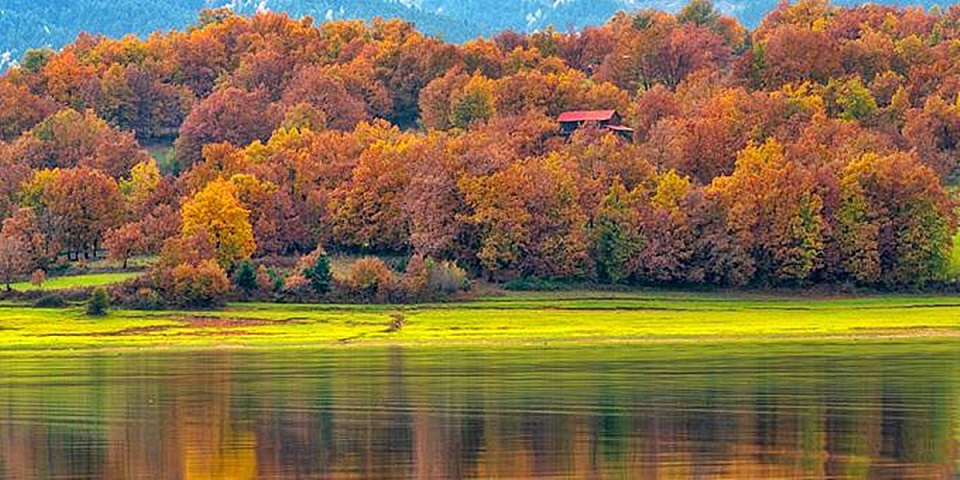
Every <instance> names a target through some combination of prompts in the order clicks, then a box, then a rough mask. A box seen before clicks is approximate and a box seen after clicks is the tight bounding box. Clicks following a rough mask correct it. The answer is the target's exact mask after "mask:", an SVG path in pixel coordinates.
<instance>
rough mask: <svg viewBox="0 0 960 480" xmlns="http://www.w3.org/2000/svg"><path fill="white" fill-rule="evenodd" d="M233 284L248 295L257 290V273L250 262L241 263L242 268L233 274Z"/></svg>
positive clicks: (238, 268)
mask: <svg viewBox="0 0 960 480" xmlns="http://www.w3.org/2000/svg"><path fill="white" fill-rule="evenodd" d="M233 283H234V285H236V286H237V287H239V288H240V289H241V290H243V291H244V292H246V293H248V294H249V293H250V292H252V291H254V290H256V289H257V271H256V270H255V269H254V268H253V264H252V263H250V260H244V261H242V262H240V266H239V267H237V271H236V272H234V274H233Z"/></svg>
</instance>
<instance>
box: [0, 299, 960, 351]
mask: <svg viewBox="0 0 960 480" xmlns="http://www.w3.org/2000/svg"><path fill="white" fill-rule="evenodd" d="M398 319H402V320H403V322H402V323H403V326H402V327H400V328H399V329H396V328H391V324H392V323H394V322H395V321H396V320H398ZM955 336H960V297H951V296H877V297H863V298H834V299H811V298H806V297H775V296H768V295H759V294H746V293H739V294H737V293H733V294H731V293H729V292H724V293H683V292H681V293H673V292H663V291H650V292H643V291H637V292H622V293H617V292H614V293H611V292H590V291H577V292H550V293H514V294H509V295H505V296H500V297H486V298H481V299H477V300H475V301H470V302H461V303H441V304H425V305H409V306H396V305H389V306H388V305H308V304H279V305H278V304H246V303H238V304H231V305H229V306H228V307H227V308H225V309H223V310H218V311H198V312H186V311H129V310H112V311H111V312H110V314H109V315H108V316H107V317H105V318H91V317H87V316H86V315H85V314H84V312H83V308H82V307H81V306H75V307H71V308H65V309H43V308H31V307H27V306H23V305H16V304H10V303H8V304H0V351H38V350H88V349H131V348H132V349H141V348H145V349H154V348H156V349H162V348H172V349H177V348H183V349H193V348H210V347H227V348H232V347H252V348H256V347H349V346H388V345H425V346H442V345H478V346H479V345H498V344H499V345H524V344H537V345H545V344H574V343H582V344H592V343H637V344H651V343H663V344H665V343H675V342H744V341H748V342H781V341H794V340H833V339H863V340H869V339H873V340H876V339H880V340H884V339H892V338H913V337H924V338H944V337H955Z"/></svg>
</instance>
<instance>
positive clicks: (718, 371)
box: [0, 343, 960, 479]
mask: <svg viewBox="0 0 960 480" xmlns="http://www.w3.org/2000/svg"><path fill="white" fill-rule="evenodd" d="M955 347H956V346H955V345H943V344H934V345H931V344H923V343H922V344H914V345H911V344H885V345H873V346H858V345H854V344H851V345H834V346H822V345H821V346H815V347H814V346H803V345H792V346H777V347H737V348H731V347H722V348H721V347H698V346H685V347H676V346H673V347H666V346H663V347H661V346H635V347H602V348H593V349H585V348H557V349H536V348H528V349H517V350H493V351H490V350H486V351H482V350H470V349H457V350H449V349H427V350H416V349H414V350H401V349H385V350H342V351H320V352H304V351H283V352H271V353H265V352H259V353H255V352H237V351H233V352H231V351H215V352H206V353H163V354H157V353H151V354H123V355H84V356H77V357H56V358H34V357H25V356H14V357H3V358H0V371H2V372H3V375H2V377H0V477H3V478H18V479H19V478H58V477H59V478H106V479H124V478H231V479H242V478H331V479H339V478H378V479H384V478H550V477H555V478H729V479H749V478H764V479H766V478H870V479H884V478H891V479H892V478H953V475H955V474H956V470H957V469H956V464H957V459H958V458H960V457H958V451H957V448H956V443H955V438H956V437H957V433H958V428H957V423H956V419H958V418H960V402H958V396H957V386H958V382H957V373H958V372H957V369H956V368H955V365H957V360H958V359H960V358H958V356H960V354H955V353H954V352H955V351H957V352H960V350H958V349H957V348H955Z"/></svg>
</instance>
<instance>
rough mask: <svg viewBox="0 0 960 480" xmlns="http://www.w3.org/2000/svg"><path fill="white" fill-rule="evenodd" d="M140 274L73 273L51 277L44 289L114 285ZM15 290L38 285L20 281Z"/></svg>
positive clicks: (34, 288) (31, 288)
mask: <svg viewBox="0 0 960 480" xmlns="http://www.w3.org/2000/svg"><path fill="white" fill-rule="evenodd" d="M137 275H140V272H117V273H91V274H87V275H71V276H64V277H51V278H48V279H47V280H46V281H45V282H43V286H42V289H43V290H62V289H66V288H78V287H100V286H104V285H113V284H115V283H121V282H123V281H125V280H129V279H131V278H133V277H136V276H137ZM11 286H12V287H13V289H14V290H20V291H26V290H37V287H36V286H35V285H33V284H31V283H30V282H19V283H14V284H13V285H11Z"/></svg>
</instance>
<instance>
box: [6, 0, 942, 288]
mask: <svg viewBox="0 0 960 480" xmlns="http://www.w3.org/2000/svg"><path fill="white" fill-rule="evenodd" d="M958 25H960V8H956V7H953V8H950V9H947V10H945V11H943V10H937V11H932V12H923V11H922V10H919V9H901V8H893V7H882V6H863V7H858V8H853V9H845V8H836V7H833V6H831V5H830V4H828V3H824V2H821V1H819V0H803V1H801V2H800V3H797V4H795V5H788V4H783V5H781V6H780V7H779V8H778V9H776V10H775V11H773V12H772V13H771V14H770V15H769V16H767V17H766V18H765V19H764V21H763V22H762V23H761V25H760V26H759V27H758V28H757V29H756V30H754V31H753V32H748V31H746V30H745V29H744V28H743V27H741V26H740V25H739V24H738V23H737V22H736V21H735V20H734V19H732V18H729V17H725V16H722V15H719V14H718V13H717V12H716V11H714V10H713V8H712V6H711V5H710V4H709V3H705V2H704V1H703V0H695V1H694V3H691V4H690V5H688V6H687V7H686V8H685V9H684V10H682V11H681V12H679V13H678V14H676V15H673V14H668V13H663V12H658V11H647V10H645V11H641V12H639V13H635V14H626V13H619V14H617V15H615V16H614V17H613V18H612V19H611V20H610V21H609V22H608V23H607V24H606V25H603V26H601V27H595V28H587V29H585V30H583V31H581V32H577V33H574V34H560V33H556V32H555V31H551V30H548V31H545V32H542V33H536V34H531V35H526V34H517V33H514V32H505V33H503V34H500V35H498V36H496V37H493V38H491V39H478V40H474V41H470V42H467V43H465V44H463V45H462V46H458V45H453V44H448V43H444V42H442V41H440V40H438V39H436V38H432V37H429V36H425V35H423V34H421V33H419V32H417V31H416V30H414V29H413V28H412V26H411V25H409V24H407V23H404V22H402V21H399V20H388V21H383V20H377V21H374V22H372V23H370V24H365V23H362V22H357V21H338V22H327V23H322V24H319V25H315V24H313V23H312V21H310V20H292V19H290V18H288V17H286V16H284V15H279V14H273V13H260V14H257V15H254V16H253V17H251V18H245V17H240V16H237V15H234V14H231V13H230V12H228V11H224V10H217V11H208V12H207V13H205V14H204V16H203V19H202V21H201V23H200V24H198V25H196V26H194V27H192V28H191V29H189V30H187V31H184V32H176V31H175V32H170V33H168V34H162V35H159V34H158V35H154V36H151V37H150V38H149V39H147V40H143V41H141V40H137V39H135V38H132V37H128V38H123V39H120V40H108V39H100V38H92V37H89V36H81V37H80V38H78V39H77V40H76V41H75V42H74V43H72V44H70V45H69V46H68V47H66V48H65V49H64V50H63V51H62V52H59V53H50V52H35V53H33V54H32V55H31V56H29V61H28V62H25V63H24V65H23V67H21V68H17V69H14V70H11V71H10V72H8V73H7V74H6V75H5V76H3V77H2V79H0V105H5V106H16V108H2V109H0V136H2V137H0V139H2V141H3V142H5V143H2V144H0V176H2V178H3V179H4V181H3V182H0V218H2V219H3V228H2V231H0V237H2V238H3V239H4V241H3V247H2V248H0V267H2V268H0V274H2V275H0V280H4V281H5V280H6V279H7V278H10V277H12V276H15V275H16V274H18V273H19V274H22V275H26V274H27V273H29V272H31V271H34V270H35V269H37V268H44V267H45V266H47V265H49V264H51V263H54V262H57V261H63V260H64V259H81V258H90V257H94V256H97V255H100V254H102V253H103V250H104V249H106V251H107V252H108V253H109V255H110V256H112V257H113V258H116V259H118V260H125V259H127V258H129V257H130V256H132V255H139V254H160V261H159V263H158V264H157V266H156V267H155V269H154V272H153V275H151V279H152V282H153V288H156V289H158V290H159V291H161V292H163V293H164V294H165V295H167V296H168V297H171V298H175V299H176V301H177V302H179V303H182V304H184V305H203V304H207V303H209V302H211V301H214V300H215V299H217V298H218V296H220V295H221V294H222V293H223V292H225V291H227V290H229V289H230V288H231V282H230V279H231V278H233V279H235V280H234V281H235V282H239V283H240V284H241V287H242V289H244V290H253V287H254V284H256V285H257V286H258V289H259V290H262V291H267V290H269V291H273V292H293V293H294V294H296V295H306V294H308V293H311V292H312V294H314V295H316V294H326V293H327V292H328V291H330V289H331V288H332V287H333V286H336V285H342V286H346V287H349V288H350V289H351V290H352V291H354V292H360V293H359V294H360V295H362V296H366V297H369V298H370V299H380V300H383V299H393V298H396V297H397V295H401V294H399V293H398V289H400V290H404V291H405V292H410V291H435V292H439V291H447V290H450V289H456V288H459V287H458V285H460V284H461V283H462V277H463V276H464V273H463V271H462V270H460V268H461V267H463V268H466V270H468V271H469V272H470V273H471V274H473V275H475V276H483V277H486V278H490V279H493V280H498V281H506V280H511V279H516V278H520V277H532V278H541V279H564V280H592V281H600V282H609V283H643V284H664V283H685V284H688V283H703V284H712V285H748V284H750V285H806V284H811V283H850V284H860V285H868V286H881V287H888V288H902V287H913V286H923V285H926V284H929V283H931V282H937V281H940V280H943V279H945V275H946V272H947V266H948V263H949V261H950V255H951V248H952V237H953V233H954V232H955V218H954V204H953V202H952V200H951V198H950V196H949V195H948V190H947V187H946V186H947V185H949V184H950V183H951V182H952V181H953V180H954V179H955V178H956V175H957V173H958V163H957V162H958V153H960V152H958V148H960V106H958V103H960V102H958V98H960V97H958V95H960V70H958V68H957V65H960V58H958V56H960V50H958V49H957V48H956V47H955V45H956V44H957V42H958V41H960V27H958ZM601 108H602V109H616V110H618V111H619V112H620V113H621V114H622V115H623V117H624V121H625V123H626V124H627V125H629V126H631V127H633V128H635V134H634V138H633V140H625V139H623V138H622V137H618V136H616V135H613V134H610V133H606V131H604V130H602V129H596V128H583V129H580V130H579V131H577V132H575V133H574V134H573V135H572V136H570V137H569V138H567V137H564V136H561V135H559V133H558V125H557V123H556V120H555V118H556V116H557V115H558V114H559V113H561V112H563V111H567V110H582V109H601ZM171 143H172V144H174V145H175V146H174V151H175V154H176V155H175V158H174V159H173V160H172V161H170V159H169V156H159V157H158V158H159V159H160V160H161V162H160V165H158V164H157V162H156V161H154V159H152V158H151V157H150V155H149V154H147V153H146V151H145V150H143V149H142V148H141V147H140V145H151V146H154V145H156V144H171ZM325 251H335V252H348V253H355V254H363V255H370V256H371V257H370V258H367V259H365V260H363V261H360V262H358V264H357V265H354V266H353V267H352V268H351V269H349V270H347V271H344V272H342V273H341V274H340V276H339V277H337V276H336V275H333V274H331V273H330V272H331V267H330V265H329V263H328V259H327V257H326V254H325V253H324V252H325ZM308 252H314V253H313V254H312V255H308V256H306V257H305V258H303V259H301V261H300V262H298V263H299V264H300V266H299V267H298V269H296V270H295V271H294V272H293V274H292V275H291V276H290V277H289V278H286V279H284V278H281V276H279V275H278V274H277V272H275V271H272V270H268V269H265V268H262V265H260V266H259V267H258V268H256V270H252V269H253V267H254V265H258V264H259V263H260V262H261V260H262V259H265V258H277V257H289V256H294V255H303V254H306V253H308ZM385 255H390V256H400V257H408V258H409V257H412V259H411V260H410V261H409V265H408V266H407V268H406V270H405V272H406V273H405V275H404V276H403V278H400V279H398V278H395V277H396V276H395V274H394V272H391V268H390V267H389V266H388V265H387V264H385V263H384V262H382V261H380V260H379V259H377V258H376V257H377V256H385ZM251 260H252V261H253V263H248V262H249V261H251ZM454 262H455V263H454ZM240 266H242V268H243V270H242V272H237V271H236V270H237V268H238V267H240Z"/></svg>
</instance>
